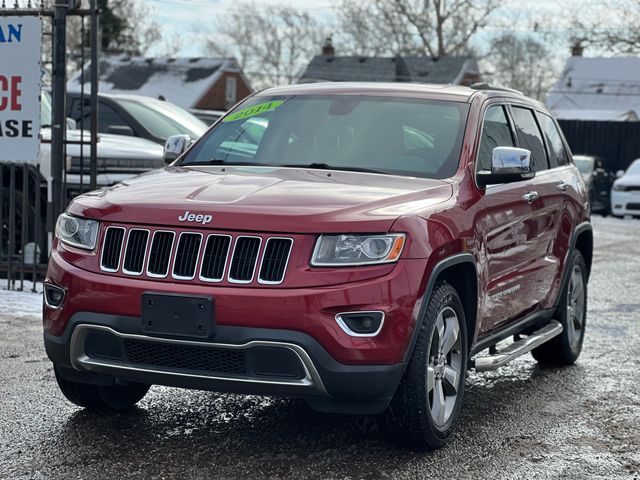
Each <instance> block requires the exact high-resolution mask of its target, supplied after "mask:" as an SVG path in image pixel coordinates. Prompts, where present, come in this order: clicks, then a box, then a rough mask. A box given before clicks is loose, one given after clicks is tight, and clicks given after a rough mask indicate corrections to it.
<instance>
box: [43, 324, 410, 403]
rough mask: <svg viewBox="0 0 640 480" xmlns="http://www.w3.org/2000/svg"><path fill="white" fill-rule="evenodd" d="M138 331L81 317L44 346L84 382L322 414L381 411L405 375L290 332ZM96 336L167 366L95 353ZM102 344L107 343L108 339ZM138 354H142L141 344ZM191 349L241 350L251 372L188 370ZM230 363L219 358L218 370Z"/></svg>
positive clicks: (64, 370)
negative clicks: (237, 396)
mask: <svg viewBox="0 0 640 480" xmlns="http://www.w3.org/2000/svg"><path fill="white" fill-rule="evenodd" d="M140 326H141V322H140V321H139V319H137V318H131V317H121V316H116V315H108V314H99V313H91V312H79V313H76V314H75V315H74V316H73V318H72V319H71V321H70V322H69V323H68V325H67V328H66V329H65V332H64V334H63V335H61V336H54V335H51V334H48V333H45V334H44V343H45V348H46V351H47V355H48V356H49V358H50V359H51V361H52V362H53V363H54V364H55V365H56V368H57V369H58V372H59V373H60V374H61V375H62V376H64V377H66V378H67V379H69V380H72V381H77V382H81V383H91V384H96V385H112V384H115V383H118V382H122V381H133V382H141V383H149V384H156V385H167V386H174V387H181V388H193V389H200V390H213V391H219V392H229V393H244V394H258V395H285V396H295V397H302V398H305V399H306V400H307V401H308V402H309V403H310V405H311V406H313V407H314V408H316V409H318V410H321V411H327V412H341V413H369V414H370V413H379V412H381V411H383V410H384V409H385V408H386V407H387V405H388V404H389V401H390V400H391V397H392V396H393V393H394V392H395V389H396V387H397V385H398V383H399V381H400V379H401V377H402V373H403V371H404V364H395V365H344V364H341V363H339V362H337V361H335V359H333V358H332V357H331V355H329V354H328V353H327V352H326V350H325V349H324V348H323V347H322V346H321V345H320V344H319V343H318V342H317V341H315V340H314V339H313V338H311V337H309V336H308V335H305V334H303V333H300V332H294V331H289V330H266V329H256V328H246V327H228V326H226V327H224V326H220V327H217V329H216V341H215V342H204V341H189V340H179V339H170V338H162V337H159V338H156V337H150V336H145V335H142V334H141V331H140V328H141V327H140ZM96 332H98V333H100V334H106V335H110V336H112V337H113V338H114V339H117V340H118V341H123V340H124V341H127V342H136V343H137V344H138V345H139V344H140V343H143V344H145V345H146V346H148V347H149V349H153V350H155V352H156V353H155V354H156V355H163V357H162V362H161V363H162V364H160V362H154V361H151V362H150V361H148V360H147V361H145V363H138V359H139V354H138V356H137V357H133V356H132V355H131V354H129V353H126V354H124V355H121V354H120V353H118V352H116V353H113V352H114V349H113V348H112V347H109V346H107V347H104V346H103V347H101V348H102V349H101V350H97V349H96V346H95V344H96V342H91V337H90V335H91V334H94V333H96ZM99 341H102V345H104V339H101V340H99ZM163 345H170V346H171V348H172V350H171V351H170V352H169V353H168V354H167V353H165V352H162V351H161V350H159V348H160V347H161V346H163ZM99 348H100V347H99ZM133 348H138V350H139V346H134V347H133ZM180 349H190V350H191V351H189V350H184V351H180ZM193 349H200V350H201V351H204V350H215V351H216V355H217V356H218V357H220V356H221V355H220V352H225V351H226V352H233V353H237V352H242V353H243V354H246V357H247V358H248V361H247V363H248V365H249V366H248V368H247V367H245V368H244V370H243V371H242V372H239V371H230V369H229V368H226V369H224V370H225V371H224V372H221V371H212V370H209V371H206V370H204V369H201V368H199V367H198V366H197V365H203V362H202V361H200V362H198V363H194V364H193V365H190V364H189V361H188V360H185V359H188V358H191V357H193V356H194V355H196V354H194V352H193ZM278 351H280V353H282V352H284V351H287V352H290V353H291V355H289V357H288V359H287V358H285V357H282V356H281V355H280V358H281V360H282V361H280V363H279V364H277V363H275V362H273V361H272V362H271V365H270V366H265V365H264V363H261V364H259V362H261V361H262V362H264V361H265V359H267V358H268V359H273V358H276V357H278ZM178 356H179V357H178ZM147 358H149V357H148V356H147ZM156 358H158V357H156ZM176 360H177V364H176V363H175V362H176ZM230 361H232V360H229V359H221V360H220V361H219V362H218V365H220V362H226V363H227V364H228V363H229V362H230ZM236 361H237V360H236ZM171 362H174V364H171ZM194 365H196V366H194ZM296 371H299V374H297V373H296Z"/></svg>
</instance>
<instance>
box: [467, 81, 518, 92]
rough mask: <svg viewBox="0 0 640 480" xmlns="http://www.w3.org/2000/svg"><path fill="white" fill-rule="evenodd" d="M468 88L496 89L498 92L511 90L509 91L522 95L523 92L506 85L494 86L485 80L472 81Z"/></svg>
mask: <svg viewBox="0 0 640 480" xmlns="http://www.w3.org/2000/svg"><path fill="white" fill-rule="evenodd" d="M470 88H473V89H474V90H496V91H498V92H511V93H517V94H519V95H524V93H522V92H521V91H520V90H516V89H514V88H506V87H494V86H492V85H489V84H488V83H485V82H478V83H474V84H473V85H471V87H470Z"/></svg>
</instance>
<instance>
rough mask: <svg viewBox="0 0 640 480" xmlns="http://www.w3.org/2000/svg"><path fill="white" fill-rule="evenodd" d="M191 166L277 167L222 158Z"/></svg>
mask: <svg viewBox="0 0 640 480" xmlns="http://www.w3.org/2000/svg"><path fill="white" fill-rule="evenodd" d="M192 165H229V166H230V167H234V166H237V167H276V166H277V165H270V164H268V163H262V162H236V161H235V160H224V159H222V158H212V159H211V160H208V161H207V162H203V163H198V162H196V163H193V164H192Z"/></svg>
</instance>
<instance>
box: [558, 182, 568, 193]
mask: <svg viewBox="0 0 640 480" xmlns="http://www.w3.org/2000/svg"><path fill="white" fill-rule="evenodd" d="M556 188H557V189H558V190H560V191H562V192H564V191H565V190H566V189H567V188H569V184H568V183H566V182H562V183H559V184H558V185H556Z"/></svg>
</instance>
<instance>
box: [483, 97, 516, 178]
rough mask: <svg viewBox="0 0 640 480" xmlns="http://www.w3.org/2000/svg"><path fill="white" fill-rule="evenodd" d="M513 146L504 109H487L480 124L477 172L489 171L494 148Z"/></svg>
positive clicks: (495, 106) (499, 107)
mask: <svg viewBox="0 0 640 480" xmlns="http://www.w3.org/2000/svg"><path fill="white" fill-rule="evenodd" d="M513 146H514V143H513V137H512V136H511V129H510V128H509V121H508V120H507V116H506V115H505V112H504V107H502V106H500V105H494V106H493V107H489V108H488V109H487V112H486V113H485V115H484V123H483V124H482V139H481V140H480V151H479V153H478V168H479V170H487V171H490V170H491V156H492V154H493V149H494V148H496V147H513Z"/></svg>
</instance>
